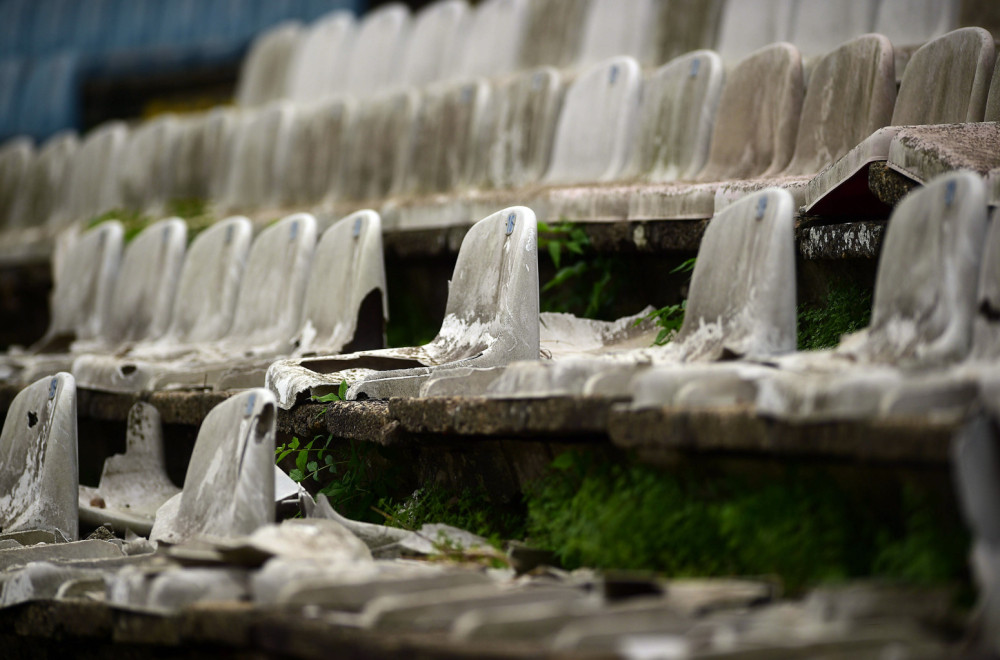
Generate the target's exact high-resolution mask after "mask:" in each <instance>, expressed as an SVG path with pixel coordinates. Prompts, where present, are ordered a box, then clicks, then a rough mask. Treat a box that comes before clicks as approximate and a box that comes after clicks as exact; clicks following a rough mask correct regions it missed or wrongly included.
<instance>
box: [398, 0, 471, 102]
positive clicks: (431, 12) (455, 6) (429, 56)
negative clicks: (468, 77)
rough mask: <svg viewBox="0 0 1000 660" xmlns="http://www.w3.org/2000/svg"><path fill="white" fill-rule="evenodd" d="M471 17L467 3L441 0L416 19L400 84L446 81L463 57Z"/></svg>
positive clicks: (403, 61)
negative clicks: (455, 64) (465, 37)
mask: <svg viewBox="0 0 1000 660" xmlns="http://www.w3.org/2000/svg"><path fill="white" fill-rule="evenodd" d="M468 18H469V5H468V4H467V3H466V2H465V0H437V1H436V2H433V3H431V4H429V5H427V6H426V7H424V8H423V9H421V10H420V11H419V12H418V13H417V14H416V15H415V16H414V17H413V27H412V29H411V30H410V35H409V37H408V38H407V41H406V49H405V50H404V52H403V59H402V61H401V62H400V67H399V72H398V77H397V78H396V82H397V83H398V84H399V85H401V86H415V87H419V86H422V85H426V84H428V83H432V82H436V81H438V80H443V79H445V78H446V77H447V75H448V74H450V73H451V72H452V71H453V62H454V61H455V59H457V58H458V57H459V56H460V54H461V52H462V51H461V49H462V46H463V41H462V38H463V37H464V36H465V28H466V23H467V21H468Z"/></svg>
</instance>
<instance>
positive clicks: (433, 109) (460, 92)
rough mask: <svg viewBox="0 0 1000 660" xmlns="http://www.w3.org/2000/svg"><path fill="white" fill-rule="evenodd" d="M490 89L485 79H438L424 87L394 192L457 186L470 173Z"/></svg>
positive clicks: (469, 179)
mask: <svg viewBox="0 0 1000 660" xmlns="http://www.w3.org/2000/svg"><path fill="white" fill-rule="evenodd" d="M490 96H491V89H490V85H489V83H487V82H486V81H485V80H482V79H477V80H471V81H468V82H462V83H438V84H436V85H432V86H431V87H430V88H428V89H426V90H425V91H424V93H423V95H422V98H421V102H420V110H419V111H418V113H417V123H416V128H415V132H414V138H413V139H414V141H413V146H412V147H411V150H410V154H409V155H410V158H409V161H408V162H407V163H406V164H405V165H404V166H403V168H402V170H401V172H402V173H403V175H404V178H403V180H402V181H400V182H399V184H398V185H397V186H395V187H394V191H395V192H397V193H416V194H428V193H439V192H448V191H454V190H459V189H461V188H462V187H464V186H467V185H468V184H470V183H471V182H472V181H473V179H474V177H475V172H474V169H475V166H476V163H477V160H476V154H477V153H478V152H479V148H480V146H481V145H482V142H483V141H484V140H483V135H484V131H485V126H486V123H485V120H486V111H487V107H488V105H489V104H490V103H491V98H490Z"/></svg>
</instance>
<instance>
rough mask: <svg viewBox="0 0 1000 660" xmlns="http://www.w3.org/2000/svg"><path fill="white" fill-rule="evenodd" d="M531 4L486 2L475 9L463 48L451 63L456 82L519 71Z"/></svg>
mask: <svg viewBox="0 0 1000 660" xmlns="http://www.w3.org/2000/svg"><path fill="white" fill-rule="evenodd" d="M528 9H529V2H528V0H485V1H484V2H480V3H479V4H477V5H476V7H475V8H474V9H473V13H472V16H471V18H470V19H469V22H468V29H467V30H466V34H465V35H464V36H462V37H460V39H461V41H462V43H463V46H462V52H461V55H460V56H459V57H456V58H455V61H454V62H453V63H452V67H453V69H452V70H453V74H454V77H456V78H469V77H475V76H484V77H492V76H502V75H506V74H509V73H512V72H513V71H515V70H516V69H517V66H518V56H519V55H520V53H521V42H522V40H523V39H524V33H525V31H526V28H527V19H528Z"/></svg>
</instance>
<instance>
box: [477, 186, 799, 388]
mask: <svg viewBox="0 0 1000 660" xmlns="http://www.w3.org/2000/svg"><path fill="white" fill-rule="evenodd" d="M793 217H794V209H793V208H792V198H791V195H790V194H789V193H788V192H787V191H785V190H781V189H777V188H772V189H768V190H764V191H761V192H758V193H754V194H752V195H749V196H747V197H745V198H743V199H741V200H739V201H738V202H737V203H735V204H733V205H732V206H730V207H728V208H726V209H725V210H723V211H720V212H719V213H718V214H717V215H716V216H715V217H714V218H712V220H711V221H710V222H709V225H708V227H707V228H706V230H705V235H704V237H703V238H702V242H701V247H700V249H699V251H698V261H697V264H696V266H695V270H694V274H693V276H692V280H691V289H690V297H689V298H688V304H687V309H686V311H685V314H684V322H683V324H682V326H681V328H680V330H679V331H678V332H677V334H676V336H675V337H674V338H673V340H672V341H671V342H670V343H669V344H667V345H665V346H662V347H650V348H637V349H631V350H620V351H613V350H609V351H605V352H600V351H597V350H595V351H594V355H593V357H590V358H573V359H567V360H551V361H541V362H520V363H517V364H512V365H510V366H508V367H507V368H506V369H504V371H503V373H502V375H500V376H499V377H498V378H496V379H495V380H494V381H493V382H492V383H490V384H489V385H488V387H487V389H486V395H487V396H492V397H496V398H540V397H545V396H569V395H577V394H583V393H585V392H586V393H590V394H594V395H597V396H604V397H619V396H623V395H626V394H627V393H628V389H627V387H626V385H627V383H628V380H629V377H630V375H631V374H633V373H634V372H636V371H638V370H641V369H643V368H645V367H646V366H648V365H651V364H678V363H687V362H713V361H718V360H731V359H733V358H737V357H754V356H756V357H761V358H764V357H767V356H772V355H776V354H781V353H787V352H790V351H793V350H794V349H795V341H796V337H795V275H794V273H795V245H794V236H793ZM654 336H655V335H652V334H651V335H649V340H650V343H651V342H652V338H653V337H654ZM609 375H613V378H611V379H608V376H609ZM602 378H603V379H605V380H604V384H603V386H602V387H594V388H591V387H589V383H590V382H591V381H593V380H595V379H602ZM612 382H613V383H614V386H612Z"/></svg>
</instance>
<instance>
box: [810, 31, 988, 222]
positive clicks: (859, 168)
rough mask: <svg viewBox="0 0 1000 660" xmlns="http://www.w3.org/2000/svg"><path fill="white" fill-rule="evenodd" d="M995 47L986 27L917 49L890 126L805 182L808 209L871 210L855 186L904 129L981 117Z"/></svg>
mask: <svg viewBox="0 0 1000 660" xmlns="http://www.w3.org/2000/svg"><path fill="white" fill-rule="evenodd" d="M995 51H996V49H995V46H994V42H993V36H992V35H991V34H990V33H989V32H987V31H986V30H984V29H982V28H962V29H959V30H954V31H952V32H949V33H948V34H946V35H944V36H942V37H939V38H937V39H935V40H934V41H931V42H929V43H927V44H925V45H924V46H922V47H921V48H920V49H919V50H917V51H916V52H915V53H914V54H913V57H912V58H910V61H909V63H908V64H907V65H906V70H905V71H904V72H903V79H902V81H901V82H900V85H899V93H898V94H897V95H896V102H895V105H894V107H893V112H892V120H891V121H890V122H889V126H887V127H886V128H883V129H879V130H877V131H875V132H874V133H873V134H872V135H871V136H870V137H868V138H867V139H865V140H864V141H863V142H861V143H860V144H859V145H858V146H856V147H855V148H853V149H851V150H850V151H848V152H847V153H846V154H845V155H844V156H842V157H841V158H839V159H838V160H836V161H835V162H834V163H833V164H831V165H830V166H829V167H827V168H825V169H824V170H822V171H821V172H819V174H817V175H816V176H815V177H814V178H813V179H812V180H811V181H810V182H809V183H808V184H807V186H806V190H805V195H804V200H805V208H806V211H808V212H810V213H813V214H817V215H823V214H827V213H830V214H836V213H843V212H845V211H846V210H847V209H849V210H850V212H852V213H858V212H862V211H864V210H865V209H866V207H867V208H871V206H872V204H871V197H870V195H868V194H867V193H866V192H862V194H860V195H858V194H856V193H853V192H852V190H856V189H857V187H858V184H860V183H861V182H862V181H867V178H868V168H869V166H870V165H871V164H872V163H875V162H878V161H885V160H886V159H887V158H888V157H889V146H890V144H891V142H892V140H893V139H894V138H895V137H896V136H897V135H898V134H899V133H900V131H901V130H905V129H903V128H900V127H905V126H913V125H923V124H951V123H961V122H978V121H982V120H983V117H984V115H985V112H986V100H987V95H988V93H989V86H990V79H991V77H992V75H993V66H994V62H995V57H996V55H995ZM862 190H863V191H864V188H862ZM875 208H878V206H876V207H875Z"/></svg>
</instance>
